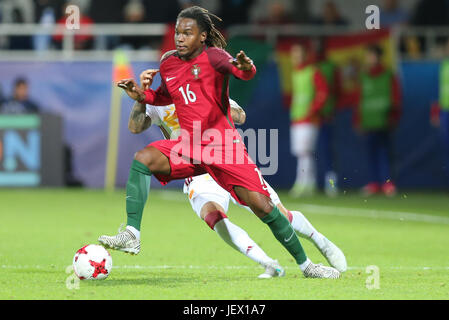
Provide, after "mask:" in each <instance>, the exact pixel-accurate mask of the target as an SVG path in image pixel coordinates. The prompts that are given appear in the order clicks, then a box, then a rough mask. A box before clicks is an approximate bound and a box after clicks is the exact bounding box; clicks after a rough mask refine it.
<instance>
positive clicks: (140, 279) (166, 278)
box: [83, 272, 249, 288]
mask: <svg viewBox="0 0 449 320" xmlns="http://www.w3.org/2000/svg"><path fill="white" fill-rule="evenodd" d="M121 276H122V275H117V276H114V275H111V276H110V277H109V278H107V279H105V280H104V281H86V283H88V285H89V286H94V287H96V286H98V287H114V286H149V287H163V288H175V287H179V286H185V285H186V284H188V285H190V286H202V285H208V284H210V283H217V282H228V283H229V282H235V283H239V282H240V281H242V280H248V279H249V278H248V277H247V276H232V277H230V276H229V275H222V276H217V275H210V274H207V275H202V276H201V275H193V274H191V273H188V274H187V273H178V274H176V275H167V274H161V273H157V272H156V273H152V272H145V273H141V274H139V275H138V276H137V277H136V274H135V273H133V274H132V276H133V278H128V277H126V276H124V277H121ZM83 283H84V282H83Z"/></svg>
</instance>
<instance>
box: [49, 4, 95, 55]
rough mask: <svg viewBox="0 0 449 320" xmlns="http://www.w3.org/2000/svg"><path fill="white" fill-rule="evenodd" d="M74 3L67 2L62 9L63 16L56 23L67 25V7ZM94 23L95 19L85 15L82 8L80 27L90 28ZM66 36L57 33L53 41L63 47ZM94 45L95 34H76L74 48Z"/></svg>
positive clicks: (81, 48) (85, 47) (87, 47)
mask: <svg viewBox="0 0 449 320" xmlns="http://www.w3.org/2000/svg"><path fill="white" fill-rule="evenodd" d="M69 5H72V3H71V2H67V3H66V5H65V6H64V9H63V11H62V14H63V17H62V18H61V19H59V20H58V21H57V22H56V23H57V24H59V25H62V26H65V24H66V19H67V14H66V8H67V7H68V6H69ZM93 23H94V21H93V20H92V19H91V18H90V17H88V16H87V15H85V14H84V13H83V12H82V11H81V9H80V28H88V27H89V26H91V25H92V24H93ZM63 39H64V36H63V35H62V34H55V35H54V36H53V41H54V43H55V44H56V46H57V47H58V48H62V42H63ZM92 47H93V36H92V35H90V34H75V36H74V49H75V50H86V49H91V48H92Z"/></svg>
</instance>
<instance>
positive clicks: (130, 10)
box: [120, 0, 149, 50]
mask: <svg viewBox="0 0 449 320" xmlns="http://www.w3.org/2000/svg"><path fill="white" fill-rule="evenodd" d="M124 21H125V23H144V22H145V7H144V5H143V4H142V2H141V1H139V0H137V1H136V0H133V1H130V2H128V4H127V5H126V6H125V8H124ZM120 43H121V44H122V45H126V46H129V47H131V48H132V49H135V50H136V49H142V48H144V47H148V46H149V41H148V37H145V36H123V37H121V40H120Z"/></svg>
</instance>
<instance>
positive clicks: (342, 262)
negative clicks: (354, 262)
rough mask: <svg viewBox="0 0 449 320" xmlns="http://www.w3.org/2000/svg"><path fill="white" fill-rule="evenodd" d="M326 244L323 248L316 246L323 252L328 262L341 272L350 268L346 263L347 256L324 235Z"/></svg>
mask: <svg viewBox="0 0 449 320" xmlns="http://www.w3.org/2000/svg"><path fill="white" fill-rule="evenodd" d="M323 238H324V246H323V247H322V248H320V247H318V246H317V245H316V244H315V246H316V247H317V249H318V250H319V251H320V252H321V254H322V255H323V256H324V257H325V258H326V260H327V262H329V264H330V265H331V266H332V267H334V268H335V269H337V270H338V271H339V272H345V271H346V270H347V269H348V265H347V263H346V257H345V255H344V254H343V251H341V250H340V249H339V248H338V247H337V246H336V245H335V244H333V243H332V241H330V240H329V239H328V238H326V237H324V236H323Z"/></svg>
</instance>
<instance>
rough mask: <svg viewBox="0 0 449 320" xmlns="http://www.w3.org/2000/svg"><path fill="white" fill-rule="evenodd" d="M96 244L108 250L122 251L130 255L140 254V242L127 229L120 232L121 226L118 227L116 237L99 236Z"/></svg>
mask: <svg viewBox="0 0 449 320" xmlns="http://www.w3.org/2000/svg"><path fill="white" fill-rule="evenodd" d="M98 242H100V244H101V245H102V246H103V247H105V248H108V249H114V250H118V251H123V252H126V253H130V254H138V253H139V252H140V240H139V239H137V238H136V236H135V235H134V234H133V233H132V232H131V231H129V230H128V229H124V230H122V226H120V228H119V230H118V234H117V235H115V236H106V235H103V236H100V237H99V238H98Z"/></svg>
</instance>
